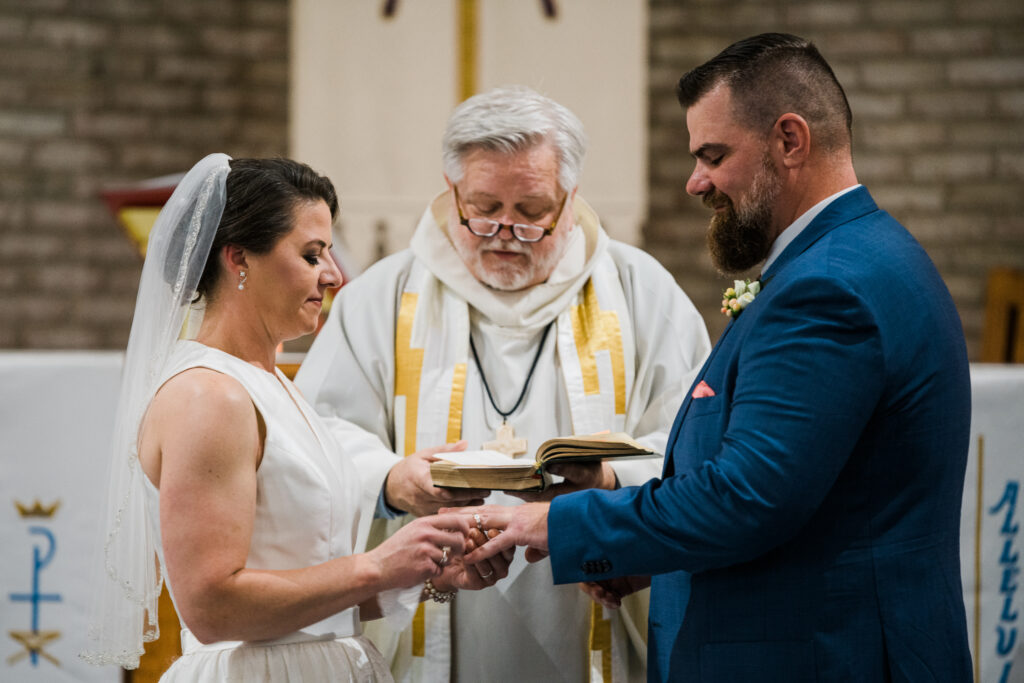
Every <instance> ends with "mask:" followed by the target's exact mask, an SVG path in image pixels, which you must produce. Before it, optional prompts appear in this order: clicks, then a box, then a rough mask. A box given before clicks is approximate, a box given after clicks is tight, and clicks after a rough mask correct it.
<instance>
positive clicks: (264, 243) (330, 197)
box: [196, 159, 338, 301]
mask: <svg viewBox="0 0 1024 683" xmlns="http://www.w3.org/2000/svg"><path fill="white" fill-rule="evenodd" d="M230 166H231V170H230V172H228V176H227V180H226V191H227V201H226V203H225V205H224V213H223V215H222V216H221V219H220V224H219V225H218V227H217V232H216V234H215V235H214V238H213V244H212V245H211V247H210V256H209V258H207V260H206V265H205V267H204V268H203V274H202V277H200V279H199V285H198V287H197V288H196V300H198V299H200V298H202V299H206V300H207V301H209V300H210V295H211V292H212V291H213V287H214V285H215V284H216V282H217V279H218V278H219V277H220V276H221V272H220V271H221V270H222V269H221V265H220V258H219V254H220V251H221V249H222V248H223V247H224V246H225V245H228V244H232V245H235V246H239V247H242V248H243V249H246V250H247V251H250V252H252V253H254V254H265V253H267V252H268V251H270V250H271V249H273V248H274V245H275V244H277V241H278V240H279V239H281V238H282V237H284V236H285V235H287V234H288V233H289V232H291V230H292V227H293V223H292V220H293V216H294V209H295V207H296V206H298V205H299V204H301V203H303V202H316V201H320V200H322V201H324V202H325V203H326V204H327V208H328V209H330V211H331V219H332V220H333V219H334V218H335V217H336V216H337V214H338V195H337V194H336V193H335V191H334V185H333V184H332V183H331V181H330V180H329V179H328V178H327V177H325V176H322V175H320V174H319V173H317V172H316V171H314V170H313V169H312V168H310V167H309V166H307V165H306V164H302V163H299V162H297V161H292V160H291V159H233V160H231V162H230Z"/></svg>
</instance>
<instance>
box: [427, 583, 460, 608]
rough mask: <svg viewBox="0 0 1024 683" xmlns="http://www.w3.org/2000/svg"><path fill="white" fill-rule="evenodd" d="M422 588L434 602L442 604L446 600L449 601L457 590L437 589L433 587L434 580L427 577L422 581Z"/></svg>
mask: <svg viewBox="0 0 1024 683" xmlns="http://www.w3.org/2000/svg"><path fill="white" fill-rule="evenodd" d="M423 590H424V591H426V593H427V597H429V598H430V599H431V600H433V601H434V602H439V603H441V604H442V605H443V604H444V603H446V602H451V601H452V598H454V597H455V594H456V593H457V592H458V591H448V592H447V593H446V592H445V591H439V590H437V589H436V588H434V582H433V581H431V580H430V579H427V580H426V581H424V582H423Z"/></svg>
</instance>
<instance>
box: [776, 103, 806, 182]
mask: <svg viewBox="0 0 1024 683" xmlns="http://www.w3.org/2000/svg"><path fill="white" fill-rule="evenodd" d="M771 151H772V154H773V156H775V158H776V161H777V162H778V163H780V164H781V165H782V166H783V167H784V168H789V169H793V168H799V167H800V166H803V165H804V163H805V162H806V161H807V157H808V155H810V152H811V129H810V126H808V125H807V121H806V120H804V117H802V116H800V115H799V114H793V113H792V112H790V113H786V114H783V115H782V116H780V117H779V118H778V119H777V120H776V121H775V125H774V126H772V132H771Z"/></svg>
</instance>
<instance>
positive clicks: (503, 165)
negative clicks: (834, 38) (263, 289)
mask: <svg viewBox="0 0 1024 683" xmlns="http://www.w3.org/2000/svg"><path fill="white" fill-rule="evenodd" d="M442 147H443V158H442V163H443V170H444V179H445V183H446V186H447V187H446V189H445V190H444V191H443V192H441V193H440V194H439V195H438V196H437V197H435V198H434V199H433V200H432V201H431V202H430V203H429V205H428V206H427V208H426V210H425V211H424V213H423V217H422V218H421V219H420V222H419V225H418V226H417V228H416V231H415V233H414V235H413V237H412V241H411V245H410V248H409V249H407V250H405V251H402V252H400V253H398V254H395V255H393V256H390V257H388V258H386V259H384V260H382V261H380V262H378V263H377V264H375V265H374V266H372V267H371V268H370V269H368V270H367V271H366V272H365V273H364V274H362V275H361V276H360V277H358V278H357V279H355V280H354V281H353V282H352V283H350V284H348V285H347V286H346V287H344V288H343V289H342V290H341V294H340V295H339V298H338V300H336V301H335V304H334V306H333V308H332V310H331V314H330V317H329V319H328V321H327V322H326V324H325V326H324V328H323V330H322V331H321V332H320V334H319V336H318V337H317V339H316V341H315V342H314V344H313V347H312V349H311V350H310V352H309V354H308V355H307V357H306V360H305V362H304V363H303V364H302V367H301V369H300V371H299V373H298V376H297V378H296V381H297V382H298V384H299V386H300V388H301V389H302V390H303V392H304V393H305V395H306V397H307V398H308V399H309V400H310V401H311V402H312V403H313V404H314V405H315V406H316V408H317V410H318V412H320V413H321V414H322V415H324V416H325V417H327V418H328V419H329V420H330V421H331V422H332V423H333V424H334V425H335V428H336V429H337V430H338V431H339V432H343V434H340V438H341V439H342V442H343V443H345V442H346V441H347V442H349V443H353V444H354V443H357V442H358V443H359V444H361V445H360V446H358V448H359V450H360V453H357V454H356V457H357V462H358V464H359V467H360V476H361V477H362V479H363V485H364V490H365V491H366V492H367V495H370V496H373V497H374V498H376V505H377V507H376V509H377V516H378V517H379V518H380V520H381V523H378V524H377V525H376V531H375V533H376V534H378V538H379V537H380V534H386V533H389V530H391V531H393V529H394V528H396V525H399V524H401V523H402V522H403V520H407V519H409V518H411V517H412V516H415V515H423V514H428V513H432V512H435V511H436V510H437V508H438V507H441V506H452V505H462V504H467V503H476V502H479V501H480V500H481V499H482V498H484V497H487V500H488V502H490V503H500V504H514V503H517V502H519V501H518V500H516V499H515V498H512V497H510V496H509V495H506V494H504V493H501V492H490V491H459V490H455V489H441V488H437V487H434V486H433V485H432V483H431V480H430V473H429V463H430V462H431V461H432V460H433V459H434V458H435V457H436V456H437V455H438V451H439V450H444V449H452V448H462V447H464V446H465V445H466V444H468V446H469V447H470V448H473V449H477V448H494V449H498V450H503V451H504V452H506V453H508V454H510V455H512V456H514V457H516V458H524V459H530V460H532V458H533V455H534V453H535V451H536V449H537V447H538V446H540V444H541V443H542V442H543V441H545V440H547V439H549V438H553V437H556V436H565V435H569V434H588V433H594V432H600V431H605V430H611V431H624V432H627V433H629V434H631V435H632V436H634V437H635V438H636V439H637V440H638V441H640V442H641V443H643V444H644V445H646V446H648V447H650V448H651V449H653V450H655V451H656V452H658V453H663V452H664V448H665V443H666V440H667V436H668V431H669V429H670V428H671V425H672V419H673V417H674V412H675V409H676V407H677V406H678V404H679V402H680V400H681V397H682V396H684V395H685V391H686V390H687V387H688V386H689V384H690V382H691V380H692V378H693V376H694V373H695V371H696V369H697V368H699V367H700V366H701V364H702V363H703V361H704V359H705V357H706V356H707V354H708V351H709V347H710V345H709V341H708V334H707V330H706V328H705V326H704V323H703V321H702V319H701V317H700V315H699V314H698V313H697V311H696V309H695V308H694V306H693V304H692V303H691V302H690V300H689V299H688V298H687V297H686V295H685V294H684V293H683V292H682V290H680V288H679V287H678V285H677V284H676V283H675V281H674V279H673V278H672V276H671V275H670V274H669V273H668V272H667V271H666V270H665V269H664V268H662V267H661V266H660V265H659V264H658V263H657V262H656V261H655V260H654V259H653V258H652V257H651V256H649V255H647V254H645V253H644V252H642V251H640V250H638V249H636V248H633V247H630V246H627V245H625V244H622V243H619V242H616V241H613V240H611V239H609V237H608V235H607V234H606V233H605V231H604V230H603V228H602V227H601V224H600V221H599V219H598V216H597V213H596V212H595V211H594V210H593V209H592V208H591V207H590V206H589V205H588V204H587V203H586V202H585V201H584V200H583V199H582V198H581V197H579V196H578V195H577V192H576V190H577V185H578V180H579V175H580V171H581V169H582V165H583V158H584V155H585V151H586V138H585V135H584V132H583V126H582V124H581V123H580V121H579V119H578V118H577V117H576V116H575V115H574V114H573V113H572V112H570V111H569V110H568V109H566V108H565V107H563V106H562V105H560V104H558V103H556V102H554V101H552V100H551V99H549V98H547V97H544V96H541V95H539V94H538V93H536V92H534V91H532V90H529V89H527V88H522V87H511V88H501V89H496V90H493V91H491V92H488V93H485V94H481V95H476V96H474V97H472V98H470V99H468V100H466V101H465V102H464V103H462V104H461V105H460V106H459V107H457V108H456V110H455V111H454V112H453V114H452V115H451V117H450V118H449V121H448V124H447V127H446V130H445V133H444V137H443V141H442ZM348 421H351V422H352V423H355V424H356V425H358V426H359V427H360V428H362V429H363V430H365V431H366V432H370V433H372V434H373V435H376V437H378V438H379V439H380V441H381V442H383V444H384V445H385V446H386V448H380V447H376V448H374V447H370V446H368V445H367V442H366V438H365V433H364V434H362V435H359V434H354V433H352V431H351V429H352V427H351V425H350V424H349V422H348ZM444 444H455V445H444ZM555 472H556V473H558V474H561V476H562V477H563V478H564V479H563V481H561V483H559V484H557V485H555V486H553V487H551V488H550V489H549V490H548V491H547V492H545V493H544V494H532V495H531V494H521V496H520V497H526V498H527V499H532V500H537V499H545V500H549V499H550V498H551V497H553V496H556V495H560V494H561V493H565V492H569V491H573V490H579V489H582V488H605V489H614V488H617V487H620V486H628V485H637V484H641V483H643V482H645V481H647V480H648V479H650V478H652V477H657V476H659V474H660V472H661V462H660V459H657V458H656V459H651V460H646V461H635V462H616V463H614V464H609V463H597V464H593V465H575V466H572V467H565V468H564V469H562V470H561V471H559V470H557V469H556V470H555ZM385 520H389V521H387V522H386V523H384V521H385ZM370 542H371V543H372V542H373V539H371V541H370ZM481 576H483V577H484V579H485V580H486V579H487V574H486V572H485V573H483V574H481ZM644 600H645V597H644V596H640V598H639V599H638V600H636V601H635V602H634V603H633V604H632V605H629V606H628V607H627V608H624V609H622V610H619V611H611V610H603V609H602V607H601V606H600V605H598V604H596V603H592V602H591V601H590V600H589V598H588V597H587V596H586V595H585V594H584V593H583V592H582V591H580V590H579V589H578V588H577V587H573V586H553V585H552V576H551V567H550V565H549V563H548V562H546V561H544V562H539V563H536V564H528V563H527V562H525V560H524V559H523V558H522V557H517V558H516V560H515V562H514V563H513V565H512V567H511V569H510V573H509V578H508V579H507V580H505V581H502V582H501V583H500V584H498V585H496V586H495V587H494V588H492V589H490V590H485V591H480V592H478V593H476V594H473V595H469V594H465V593H463V594H459V595H457V596H455V599H454V600H452V601H450V602H449V601H445V602H435V601H428V602H425V603H423V604H422V605H421V610H422V611H421V612H420V613H419V614H418V616H417V618H416V619H414V621H413V624H412V627H411V628H410V629H409V630H408V631H407V632H405V633H389V632H386V631H385V630H384V629H383V628H382V627H381V626H377V625H374V626H371V627H369V628H370V629H374V630H371V631H370V635H371V637H373V638H374V640H375V641H376V644H377V645H378V647H379V648H380V649H381V650H382V651H383V652H384V654H385V656H390V657H391V658H392V660H391V661H392V662H393V665H392V669H393V672H394V674H395V677H396V679H397V680H399V681H431V682H432V681H448V680H460V681H515V682H516V683H519V682H521V681H526V680H538V681H540V680H543V681H573V682H578V681H585V680H590V681H612V680H614V681H626V680H630V679H633V680H643V678H644V676H645V666H644V660H645V631H646V604H645V603H644Z"/></svg>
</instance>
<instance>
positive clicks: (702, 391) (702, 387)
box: [690, 380, 715, 398]
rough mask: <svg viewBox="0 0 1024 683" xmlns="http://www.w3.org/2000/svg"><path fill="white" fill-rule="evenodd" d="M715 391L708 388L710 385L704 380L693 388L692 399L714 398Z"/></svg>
mask: <svg viewBox="0 0 1024 683" xmlns="http://www.w3.org/2000/svg"><path fill="white" fill-rule="evenodd" d="M714 395H715V390H714V389H712V388H711V387H709V386H708V383H707V382H705V381H704V380H701V381H700V384H698V385H697V386H695V387H694V388H693V393H692V394H690V396H691V397H692V398H707V397H708V396H714Z"/></svg>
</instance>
